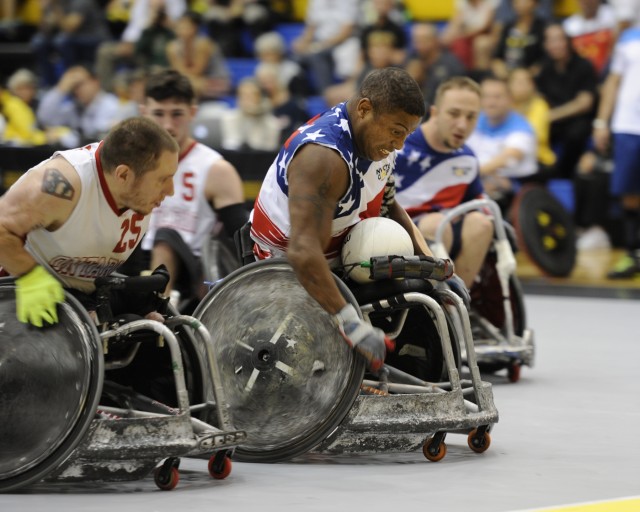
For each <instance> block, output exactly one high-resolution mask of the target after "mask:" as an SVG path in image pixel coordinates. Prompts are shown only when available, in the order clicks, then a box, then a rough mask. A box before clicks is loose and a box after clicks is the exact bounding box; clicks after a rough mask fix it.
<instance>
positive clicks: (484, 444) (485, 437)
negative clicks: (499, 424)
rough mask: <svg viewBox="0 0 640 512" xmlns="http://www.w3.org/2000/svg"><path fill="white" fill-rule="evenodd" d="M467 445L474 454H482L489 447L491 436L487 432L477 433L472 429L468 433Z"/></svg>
mask: <svg viewBox="0 0 640 512" xmlns="http://www.w3.org/2000/svg"><path fill="white" fill-rule="evenodd" d="M467 444H468V445H469V448H471V449H472V450H473V451H474V452H476V453H482V452H485V451H487V450H488V449H489V446H491V436H490V435H489V432H483V433H479V432H478V429H477V428H474V429H473V430H472V431H471V432H469V436H468V437H467Z"/></svg>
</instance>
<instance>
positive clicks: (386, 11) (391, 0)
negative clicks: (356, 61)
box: [360, 0, 408, 66]
mask: <svg viewBox="0 0 640 512" xmlns="http://www.w3.org/2000/svg"><path fill="white" fill-rule="evenodd" d="M371 7H372V9H373V16H374V18H373V20H372V22H371V23H368V24H365V25H364V26H363V27H362V28H361V30H360V51H361V53H362V55H364V56H365V57H366V51H367V48H368V47H369V36H370V35H371V34H372V33H376V34H380V33H381V32H384V33H386V34H388V35H389V37H390V38H391V44H392V46H393V49H394V55H393V63H394V64H395V65H397V66H400V65H402V64H403V63H404V62H405V60H406V57H407V46H408V44H407V43H408V41H407V36H406V32H405V29H404V26H403V20H401V19H398V18H399V16H398V14H399V13H398V9H397V2H396V0H372V1H371ZM365 62H366V61H365Z"/></svg>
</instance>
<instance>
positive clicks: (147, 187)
mask: <svg viewBox="0 0 640 512" xmlns="http://www.w3.org/2000/svg"><path fill="white" fill-rule="evenodd" d="M177 166H178V145H177V144H176V142H175V140H173V138H172V137H171V136H170V135H169V134H168V133H167V132H166V131H165V130H163V129H162V128H161V127H159V126H158V125H157V124H155V123H153V122H152V121H149V120H147V119H138V118H132V119H127V120H125V121H122V122H121V123H119V124H117V125H116V126H115V127H114V128H112V130H111V131H110V132H109V134H108V135H107V136H106V137H105V139H104V140H103V141H101V142H96V143H93V144H89V145H87V146H84V147H81V148H77V149H71V150H67V151H58V152H56V153H54V155H53V156H52V157H51V158H49V159H47V160H45V161H44V162H42V163H40V164H38V165H36V166H35V167H33V168H32V169H29V170H28V171H27V172H26V173H25V174H24V175H23V176H22V177H21V178H20V179H19V180H18V181H17V182H16V183H14V184H13V186H11V188H10V189H9V190H8V191H7V192H6V193H5V194H4V195H3V196H2V197H0V267H2V272H3V273H4V274H5V275H7V274H8V275H11V276H15V277H16V278H17V279H16V281H15V283H16V306H17V308H16V309H17V316H18V320H20V321H21V322H25V323H30V324H32V325H34V326H36V327H42V326H43V325H45V324H53V323H57V322H58V315H57V304H58V303H60V302H62V301H63V300H64V292H63V289H64V288H67V289H68V290H70V291H72V292H77V293H78V294H81V295H82V296H83V297H85V298H86V301H83V300H81V302H83V304H85V306H87V305H89V304H90V303H91V295H92V293H93V292H94V291H95V285H94V280H95V279H96V278H97V277H100V276H107V275H109V274H111V273H113V272H114V271H116V270H117V269H118V268H119V266H120V265H122V264H123V263H124V262H125V261H126V259H127V258H128V257H129V255H130V254H131V253H132V252H133V250H134V249H135V248H136V247H137V245H138V244H139V243H140V241H141V240H142V237H143V236H144V234H145V232H146V230H147V226H148V224H149V214H150V213H151V211H152V210H153V208H155V207H157V206H158V205H159V204H160V203H162V201H163V200H164V198H165V197H167V196H170V195H171V194H173V177H174V174H175V173H176V170H177Z"/></svg>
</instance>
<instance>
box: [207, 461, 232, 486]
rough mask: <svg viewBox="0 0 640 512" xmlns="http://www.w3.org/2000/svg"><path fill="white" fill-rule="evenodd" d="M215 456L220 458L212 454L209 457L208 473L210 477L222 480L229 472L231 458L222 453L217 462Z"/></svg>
mask: <svg viewBox="0 0 640 512" xmlns="http://www.w3.org/2000/svg"><path fill="white" fill-rule="evenodd" d="M217 458H218V459H220V458H219V457H217V455H213V456H212V457H211V458H210V459H209V464H208V466H207V468H208V469H209V475H211V478H215V479H216V480H224V479H225V478H227V477H228V476H229V474H230V473H231V459H230V458H229V456H228V455H224V456H223V457H222V459H221V460H220V462H219V463H218V460H216V459H217Z"/></svg>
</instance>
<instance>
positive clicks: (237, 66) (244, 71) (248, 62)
mask: <svg viewBox="0 0 640 512" xmlns="http://www.w3.org/2000/svg"><path fill="white" fill-rule="evenodd" d="M226 62H227V67H228V68H229V73H231V86H232V87H233V90H234V91H235V89H236V87H237V86H238V83H239V82H240V80H242V79H243V78H246V77H248V76H253V75H254V73H255V71H256V66H257V65H258V60H257V59H252V58H241V57H228V58H227V59H226Z"/></svg>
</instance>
